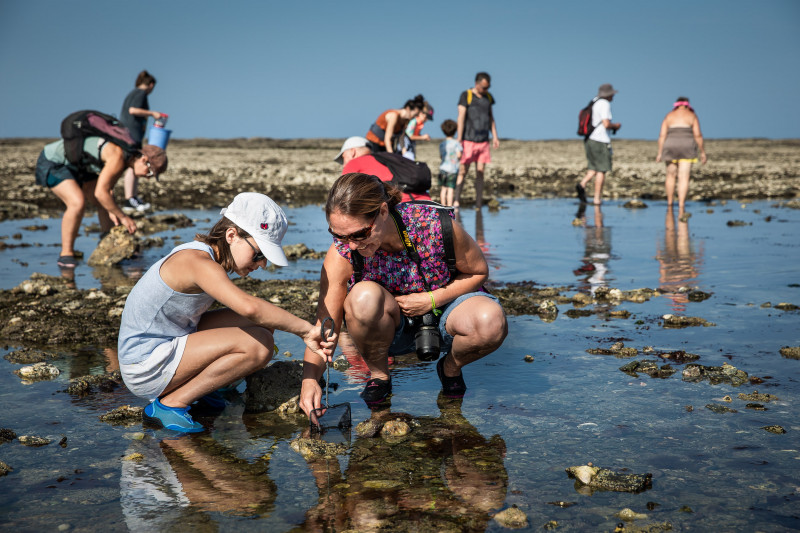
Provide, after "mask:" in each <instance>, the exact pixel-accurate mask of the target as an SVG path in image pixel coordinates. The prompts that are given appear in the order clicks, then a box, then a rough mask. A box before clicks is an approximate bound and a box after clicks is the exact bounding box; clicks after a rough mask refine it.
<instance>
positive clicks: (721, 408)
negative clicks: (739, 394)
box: [706, 403, 739, 413]
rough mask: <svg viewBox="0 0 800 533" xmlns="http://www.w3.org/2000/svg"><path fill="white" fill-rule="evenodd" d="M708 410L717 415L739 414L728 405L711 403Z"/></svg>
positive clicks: (707, 407) (707, 405)
mask: <svg viewBox="0 0 800 533" xmlns="http://www.w3.org/2000/svg"><path fill="white" fill-rule="evenodd" d="M706 409H708V410H710V411H713V412H715V413H738V412H739V411H737V410H736V409H734V408H732V407H728V406H727V405H720V404H718V403H709V404H706Z"/></svg>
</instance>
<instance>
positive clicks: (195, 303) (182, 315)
mask: <svg viewBox="0 0 800 533" xmlns="http://www.w3.org/2000/svg"><path fill="white" fill-rule="evenodd" d="M181 250H201V251H204V252H208V254H209V255H210V256H211V258H212V259H214V251H213V250H212V249H211V247H210V246H209V245H207V244H204V243H202V242H199V241H192V242H189V243H186V244H181V245H180V246H177V247H176V248H174V249H173V250H172V251H171V252H170V253H169V254H167V255H166V256H165V257H163V258H162V259H161V260H159V261H158V262H157V263H156V264H154V265H153V266H151V267H150V268H149V269H148V271H147V272H145V274H144V276H142V279H140V280H139V281H138V282H137V283H136V285H135V286H134V287H133V290H132V291H131V293H130V294H129V295H128V299H127V300H126V302H125V309H124V310H123V312H122V322H121V324H120V326H119V342H118V348H119V362H120V364H126V365H130V364H134V363H140V362H142V361H144V360H145V359H147V357H148V356H149V355H150V353H151V352H152V351H153V349H154V348H155V347H156V346H158V345H159V344H162V343H164V342H168V341H171V340H172V339H174V338H176V337H182V336H183V335H188V334H189V333H194V332H195V331H197V323H198V322H199V321H200V317H201V316H202V314H203V313H205V312H206V311H208V309H209V307H211V304H213V303H214V298H212V297H211V296H209V295H208V294H206V293H204V292H201V293H199V294H186V293H182V292H176V291H174V290H172V289H171V288H170V287H169V285H167V284H166V283H165V282H164V280H163V279H161V273H160V270H161V265H162V264H163V263H164V261H165V260H166V259H167V258H168V257H170V256H171V255H172V254H174V253H175V252H180V251H181Z"/></svg>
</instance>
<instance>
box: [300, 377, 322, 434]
mask: <svg viewBox="0 0 800 533" xmlns="http://www.w3.org/2000/svg"><path fill="white" fill-rule="evenodd" d="M298 404H299V405H300V409H302V410H303V411H304V412H305V414H306V416H307V417H308V419H309V420H310V421H311V422H312V423H314V424H316V423H317V417H315V416H314V414H313V411H314V409H319V408H320V407H322V387H320V386H319V382H318V381H317V380H315V379H311V378H305V379H303V384H302V385H301V387H300V401H299V402H298Z"/></svg>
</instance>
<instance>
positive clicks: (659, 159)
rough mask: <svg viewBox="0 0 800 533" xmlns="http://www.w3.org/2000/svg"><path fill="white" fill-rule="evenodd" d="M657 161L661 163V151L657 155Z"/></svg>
mask: <svg viewBox="0 0 800 533" xmlns="http://www.w3.org/2000/svg"><path fill="white" fill-rule="evenodd" d="M656 163H661V152H659V154H658V155H657V156H656Z"/></svg>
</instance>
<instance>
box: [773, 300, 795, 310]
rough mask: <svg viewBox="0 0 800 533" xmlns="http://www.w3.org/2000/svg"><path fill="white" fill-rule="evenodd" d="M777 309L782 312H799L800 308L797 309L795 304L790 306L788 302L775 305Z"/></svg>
mask: <svg viewBox="0 0 800 533" xmlns="http://www.w3.org/2000/svg"><path fill="white" fill-rule="evenodd" d="M775 309H780V310H781V311H797V310H798V309H800V307H797V306H796V305H794V304H790V303H787V302H781V303H777V304H775Z"/></svg>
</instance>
